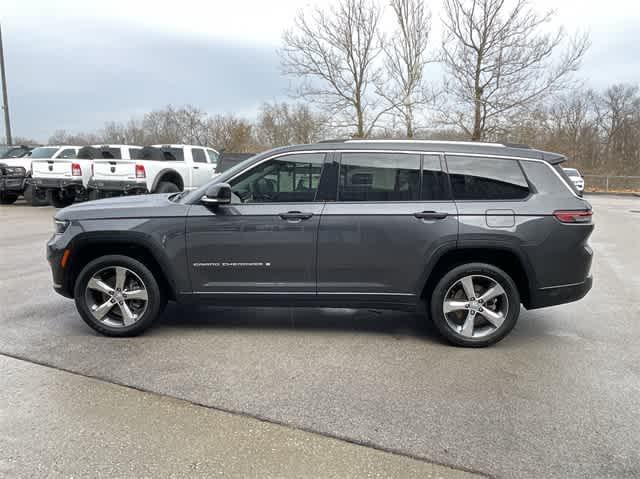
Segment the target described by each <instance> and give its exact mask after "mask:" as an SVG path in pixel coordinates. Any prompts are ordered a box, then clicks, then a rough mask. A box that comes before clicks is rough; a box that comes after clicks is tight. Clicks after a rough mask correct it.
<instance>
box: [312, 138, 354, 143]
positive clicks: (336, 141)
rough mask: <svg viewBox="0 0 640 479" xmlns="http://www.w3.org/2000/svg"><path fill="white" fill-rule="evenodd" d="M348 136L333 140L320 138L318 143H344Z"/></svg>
mask: <svg viewBox="0 0 640 479" xmlns="http://www.w3.org/2000/svg"><path fill="white" fill-rule="evenodd" d="M345 141H348V138H335V139H331V140H320V141H319V142H318V143H344V142H345Z"/></svg>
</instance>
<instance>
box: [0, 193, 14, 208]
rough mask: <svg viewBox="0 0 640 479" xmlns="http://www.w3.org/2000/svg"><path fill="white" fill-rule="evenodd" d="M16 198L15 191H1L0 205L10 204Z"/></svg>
mask: <svg viewBox="0 0 640 479" xmlns="http://www.w3.org/2000/svg"><path fill="white" fill-rule="evenodd" d="M17 199H18V195H16V194H15V193H7V192H5V191H3V192H2V193H0V205H12V204H14V203H15V202H16V200H17Z"/></svg>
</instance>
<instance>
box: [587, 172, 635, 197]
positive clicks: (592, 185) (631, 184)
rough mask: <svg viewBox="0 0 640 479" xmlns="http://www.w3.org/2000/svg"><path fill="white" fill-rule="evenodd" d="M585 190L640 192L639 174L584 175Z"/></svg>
mask: <svg viewBox="0 0 640 479" xmlns="http://www.w3.org/2000/svg"><path fill="white" fill-rule="evenodd" d="M584 189H585V191H593V192H606V193H640V176H606V175H584Z"/></svg>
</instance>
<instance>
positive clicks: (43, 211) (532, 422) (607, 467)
mask: <svg viewBox="0 0 640 479" xmlns="http://www.w3.org/2000/svg"><path fill="white" fill-rule="evenodd" d="M589 200H590V201H592V203H593V206H594V210H595V217H594V219H595V222H596V230H595V232H594V235H593V237H592V241H591V243H592V246H593V249H594V251H595V259H594V265H593V272H594V278H595V285H594V289H593V291H591V293H590V294H589V295H588V296H587V297H586V298H585V299H583V300H582V301H580V302H577V303H573V304H569V305H564V306H560V307H555V308H548V309H543V310H537V311H523V314H522V316H521V320H520V322H519V324H518V325H517V326H516V328H515V330H514V331H513V333H512V334H511V335H510V336H509V337H508V338H506V339H505V340H504V341H502V342H501V343H499V344H497V345H496V346H495V347H492V348H488V349H483V350H466V349H460V348H453V347H450V346H448V345H446V344H444V343H442V341H440V339H439V338H438V336H437V335H436V334H435V333H434V332H433V331H432V330H431V329H430V328H425V327H422V326H421V323H422V318H421V317H419V316H417V315H409V314H404V313H392V312H380V311H366V310H360V311H339V310H295V309H256V308H254V309H223V308H209V309H199V310H194V309H185V308H177V307H175V306H170V307H169V308H168V309H167V311H166V313H165V314H164V316H163V318H162V320H161V321H160V323H159V324H158V325H157V326H155V327H154V328H153V329H152V330H151V331H150V332H149V333H148V334H145V335H144V336H141V337H138V338H131V339H120V340H114V339H108V338H103V337H100V336H97V335H95V334H94V333H93V332H92V331H91V330H90V329H89V328H88V327H87V326H86V325H84V323H83V322H82V321H81V320H80V318H79V316H78V314H77V312H76V311H75V307H74V304H73V302H72V301H69V300H66V299H64V298H61V297H59V296H57V295H56V294H55V293H54V292H53V291H52V290H51V278H50V273H49V270H48V266H47V264H46V262H45V260H44V243H45V241H46V239H47V238H48V237H49V235H50V234H51V230H52V225H51V216H52V214H53V210H52V209H51V208H31V207H27V206H24V205H13V206H10V207H0V305H1V306H0V331H1V333H0V353H6V354H10V355H14V356H17V357H22V358H25V359H28V360H31V361H36V362H40V363H43V364H48V365H52V366H55V367H57V368H62V369H66V370H69V371H74V372H77V373H79V374H82V375H87V376H94V377H97V378H101V379H104V380H106V381H110V382H114V383H118V384H124V385H129V386H133V387H136V388H140V389H143V390H146V391H152V392H155V393H158V394H162V395H167V396H172V397H176V398H182V399H185V400H188V401H191V402H194V403H197V404H203V405H206V406H210V407H215V408H218V409H221V410H227V411H233V412H237V413H241V414H246V415H251V416H254V417H257V418H261V419H266V420H268V421H271V422H275V423H282V424H286V425H289V426H292V427H295V428H302V429H305V430H312V431H316V432H318V433H321V434H324V435H329V436H333V437H338V438H345V439H348V440H350V441H356V442H359V443H363V444H370V445H374V446H376V447H378V448H382V449H385V450H394V451H398V452H401V453H403V454H408V455H411V456H414V457H420V458H424V459H425V460H429V461H434V462H438V463H443V464H448V465H452V466H455V467H461V468H468V469H471V470H475V471H481V472H483V473H486V474H490V475H494V476H498V477H505V478H509V477H514V478H515V477H517V478H519V477H532V478H539V477H545V478H562V479H565V478H584V477H598V478H605V477H613V478H626V477H629V478H631V477H640V368H639V367H638V365H640V348H639V347H638V344H639V343H640V274H639V273H638V271H640V254H639V253H638V239H639V238H640V213H634V212H633V211H640V199H639V198H631V197H628V198H620V197H605V196H598V197H590V198H589ZM25 391H27V390H25Z"/></svg>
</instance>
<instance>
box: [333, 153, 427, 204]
mask: <svg viewBox="0 0 640 479" xmlns="http://www.w3.org/2000/svg"><path fill="white" fill-rule="evenodd" d="M338 183H339V186H338V200H339V201H409V200H417V199H418V197H419V192H418V188H419V185H420V155H405V154H402V153H343V154H342V160H341V163H340V176H339V182H338Z"/></svg>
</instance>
